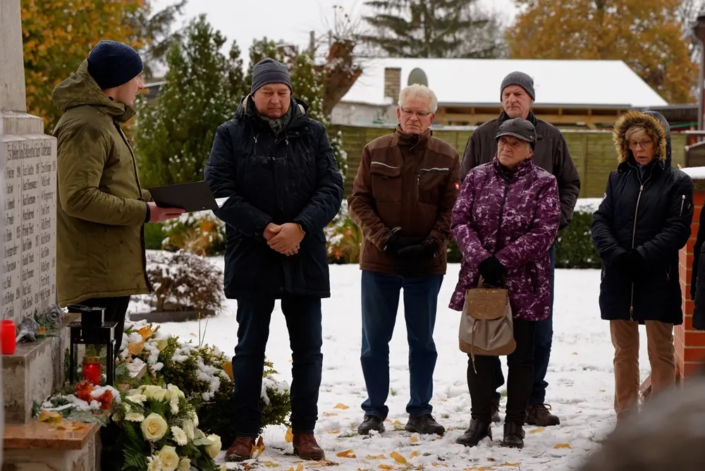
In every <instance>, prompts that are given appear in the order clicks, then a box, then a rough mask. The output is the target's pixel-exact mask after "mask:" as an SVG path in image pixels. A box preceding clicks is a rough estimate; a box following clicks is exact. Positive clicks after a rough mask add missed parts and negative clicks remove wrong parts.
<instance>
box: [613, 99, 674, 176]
mask: <svg viewBox="0 0 705 471" xmlns="http://www.w3.org/2000/svg"><path fill="white" fill-rule="evenodd" d="M632 126H641V127H643V128H644V129H646V133H647V134H648V135H649V137H650V138H651V139H652V140H653V141H654V144H655V146H656V156H657V159H658V160H659V161H660V162H662V163H663V164H665V166H666V167H668V166H670V164H671V134H670V126H669V125H668V121H666V118H664V117H663V115H661V114H660V113H657V112H655V111H645V112H641V111H629V112H628V113H626V114H624V115H622V116H620V117H619V119H617V122H615V124H614V130H613V131H612V140H613V141H614V147H615V149H616V151H617V159H618V160H619V163H620V164H623V163H626V162H629V161H630V160H633V156H632V151H631V150H630V149H629V143H627V138H626V136H627V131H628V130H629V128H631V127H632Z"/></svg>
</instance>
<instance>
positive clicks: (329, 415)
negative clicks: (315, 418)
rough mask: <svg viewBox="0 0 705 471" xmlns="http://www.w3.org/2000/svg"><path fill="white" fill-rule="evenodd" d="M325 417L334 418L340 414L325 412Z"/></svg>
mask: <svg viewBox="0 0 705 471" xmlns="http://www.w3.org/2000/svg"><path fill="white" fill-rule="evenodd" d="M323 415H325V416H326V417H334V416H336V415H338V414H337V413H336V412H324V413H323Z"/></svg>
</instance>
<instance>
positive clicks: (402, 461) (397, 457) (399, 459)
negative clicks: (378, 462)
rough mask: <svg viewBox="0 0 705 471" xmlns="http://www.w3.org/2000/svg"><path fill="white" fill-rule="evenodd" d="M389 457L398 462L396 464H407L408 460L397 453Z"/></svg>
mask: <svg viewBox="0 0 705 471" xmlns="http://www.w3.org/2000/svg"><path fill="white" fill-rule="evenodd" d="M389 456H391V457H392V458H394V461H396V462H397V463H399V464H406V458H404V457H403V456H401V455H400V454H399V453H397V452H396V451H393V452H392V453H391V454H390V455H389Z"/></svg>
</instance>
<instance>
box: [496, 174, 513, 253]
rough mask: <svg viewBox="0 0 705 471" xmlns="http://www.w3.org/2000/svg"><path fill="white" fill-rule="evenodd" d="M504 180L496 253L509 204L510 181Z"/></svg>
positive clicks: (505, 178)
mask: <svg viewBox="0 0 705 471" xmlns="http://www.w3.org/2000/svg"><path fill="white" fill-rule="evenodd" d="M503 178H504V194H503V195H502V204H501V205H500V206H499V224H498V226H497V243H496V244H495V248H494V251H495V253H497V252H498V251H499V233H500V231H501V230H502V222H504V206H505V204H506V203H507V193H508V190H509V180H507V177H503Z"/></svg>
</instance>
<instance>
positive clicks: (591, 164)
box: [331, 126, 686, 198]
mask: <svg viewBox="0 0 705 471" xmlns="http://www.w3.org/2000/svg"><path fill="white" fill-rule="evenodd" d="M331 130H332V131H338V130H339V131H341V132H342V134H343V149H344V150H345V151H346V152H347V155H348V174H347V178H346V181H345V196H346V197H347V196H348V195H350V192H351V191H352V182H353V180H354V178H355V174H356V173H357V168H358V166H359V165H360V157H361V156H362V149H363V148H364V147H365V145H366V144H367V143H368V142H370V141H372V140H373V139H376V138H378V137H380V136H384V135H385V134H389V133H390V132H392V129H390V128H387V127H360V126H332V127H331ZM471 134H472V131H471V130H470V129H466V130H462V129H461V130H452V131H451V130H438V131H434V132H433V135H434V137H437V138H438V139H441V140H443V141H445V142H447V143H448V144H450V145H451V146H453V147H454V148H455V150H456V151H457V152H458V154H459V155H460V156H461V157H462V154H463V152H464V151H465V143H466V142H467V141H468V139H469V138H470V135H471ZM563 136H564V137H565V140H566V143H567V144H568V150H569V151H570V155H571V157H572V158H573V162H574V163H575V166H576V167H577V169H578V173H579V174H580V181H581V188H580V197H581V198H601V197H602V195H603V194H604V192H605V185H606V184H607V176H608V175H609V173H610V172H611V171H612V170H614V169H615V168H616V167H617V159H616V156H615V150H614V144H613V143H612V132H611V131H594V132H580V131H564V132H563ZM671 141H672V147H673V165H674V166H677V165H684V164H685V144H686V135H685V134H678V133H673V134H672V135H671Z"/></svg>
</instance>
